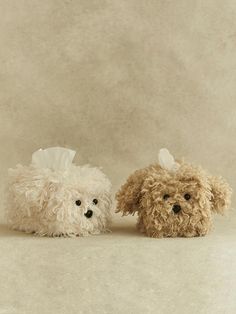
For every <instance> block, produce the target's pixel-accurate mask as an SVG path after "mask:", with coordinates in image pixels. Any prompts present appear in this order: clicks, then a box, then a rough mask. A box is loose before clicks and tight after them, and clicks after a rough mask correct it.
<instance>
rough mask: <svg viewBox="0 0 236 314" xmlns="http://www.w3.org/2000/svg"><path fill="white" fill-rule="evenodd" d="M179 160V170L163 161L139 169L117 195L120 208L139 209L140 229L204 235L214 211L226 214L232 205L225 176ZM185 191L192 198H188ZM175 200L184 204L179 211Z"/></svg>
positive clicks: (171, 234)
mask: <svg viewBox="0 0 236 314" xmlns="http://www.w3.org/2000/svg"><path fill="white" fill-rule="evenodd" d="M179 164H180V167H179V169H178V170H177V171H168V170H166V169H163V168H161V167H160V166H159V164H154V165H150V166H149V167H147V168H145V169H141V170H137V171H135V172H134V173H133V174H132V175H131V176H130V177H129V178H128V180H127V182H126V183H125V184H124V185H123V186H122V187H121V189H120V191H119V192H118V193H117V195H116V199H117V211H118V212H122V213H123V215H128V214H134V213H136V212H137V213H138V223H137V227H138V229H139V230H140V231H141V232H144V233H145V234H147V235H148V236H150V237H157V238H161V237H194V236H203V235H205V234H207V233H208V232H209V231H210V229H211V227H212V214H213V212H215V213H220V214H223V213H224V212H225V210H226V209H227V208H228V207H229V205H230V198H231V188H230V187H229V185H228V184H227V183H226V182H225V181H224V180H223V179H222V178H221V177H213V176H210V175H209V174H207V173H206V172H205V171H204V170H203V169H201V168H200V167H196V166H194V165H191V164H188V163H185V162H180V163H179ZM185 194H189V195H190V196H191V198H190V199H189V200H186V199H185V198H184V195H185ZM165 195H168V196H169V197H168V198H167V197H165V198H166V199H164V196H165ZM175 204H177V205H179V206H181V210H180V212H178V213H174V211H173V206H174V205H175Z"/></svg>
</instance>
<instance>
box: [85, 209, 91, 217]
mask: <svg viewBox="0 0 236 314" xmlns="http://www.w3.org/2000/svg"><path fill="white" fill-rule="evenodd" d="M84 216H85V217H87V218H91V217H92V216H93V211H92V210H91V209H89V210H88V211H87V212H86V213H85V214H84Z"/></svg>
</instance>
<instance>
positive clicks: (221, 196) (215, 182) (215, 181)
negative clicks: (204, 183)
mask: <svg viewBox="0 0 236 314" xmlns="http://www.w3.org/2000/svg"><path fill="white" fill-rule="evenodd" d="M209 183H210V187H211V193H212V197H211V202H212V211H213V212H215V213H218V214H221V215H223V214H224V212H225V211H226V210H227V209H228V208H229V206H230V203H231V195H232V189H231V187H230V186H229V184H228V183H227V182H226V181H225V180H224V179H223V178H222V177H214V176H211V177H210V178H209Z"/></svg>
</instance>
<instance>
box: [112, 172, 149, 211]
mask: <svg viewBox="0 0 236 314" xmlns="http://www.w3.org/2000/svg"><path fill="white" fill-rule="evenodd" d="M146 173H147V169H141V170H136V171H135V172H134V173H133V174H131V175H130V176H129V178H128V179H127V181H126V183H125V184H123V185H122V186H121V188H120V190H119V191H118V192H117V193H116V200H117V211H116V212H122V213H123V215H128V214H134V213H135V212H137V211H139V209H140V196H141V189H142V185H143V182H144V180H145V177H146Z"/></svg>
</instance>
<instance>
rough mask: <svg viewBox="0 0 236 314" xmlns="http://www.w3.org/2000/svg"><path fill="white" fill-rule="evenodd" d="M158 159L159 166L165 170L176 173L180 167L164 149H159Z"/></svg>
mask: <svg viewBox="0 0 236 314" xmlns="http://www.w3.org/2000/svg"><path fill="white" fill-rule="evenodd" d="M158 159H159V165H160V166H161V167H162V168H164V169H166V170H169V171H176V170H178V169H179V167H180V165H179V164H178V163H177V162H175V159H174V157H173V156H172V155H171V154H170V152H169V151H168V149H166V148H162V149H160V151H159V156H158Z"/></svg>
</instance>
